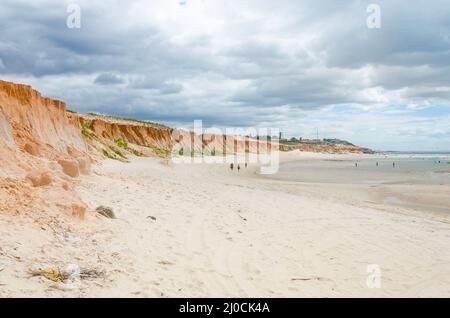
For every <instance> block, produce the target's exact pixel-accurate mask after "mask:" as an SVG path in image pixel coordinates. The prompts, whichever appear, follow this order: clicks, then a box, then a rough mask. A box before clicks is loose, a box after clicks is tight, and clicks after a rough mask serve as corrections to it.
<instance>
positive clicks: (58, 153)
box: [0, 81, 271, 217]
mask: <svg viewBox="0 0 450 318" xmlns="http://www.w3.org/2000/svg"><path fill="white" fill-rule="evenodd" d="M177 147H178V148H177ZM267 148H268V149H270V148H271V145H270V144H265V143H259V142H257V141H249V140H244V139H243V138H240V137H234V136H216V135H196V134H194V133H191V132H188V131H183V130H173V129H171V128H166V127H160V126H152V125H147V124H145V123H136V122H128V121H123V120H111V119H110V118H108V117H103V116H92V115H80V114H76V113H72V112H68V111H67V110H66V105H65V103H64V102H62V101H58V100H54V99H50V98H46V97H43V96H42V95H41V94H40V93H39V92H37V91H36V90H34V89H32V88H31V86H28V85H22V84H14V83H10V82H6V81H0V162H1V165H0V212H10V213H21V212H23V211H36V210H52V211H60V210H61V209H62V210H67V211H69V212H71V213H72V214H75V215H77V216H80V217H84V214H85V211H86V208H87V207H86V206H85V205H84V204H83V202H81V200H80V199H79V198H78V196H77V195H76V193H75V191H74V186H75V184H76V180H77V177H78V176H79V175H80V174H88V173H89V172H90V166H91V164H92V163H93V162H94V161H95V160H96V159H104V158H105V157H106V158H110V159H116V160H121V161H127V159H128V158H129V156H159V157H165V158H168V157H169V156H170V154H171V153H172V151H176V153H177V154H179V153H180V151H183V152H184V153H185V154H187V155H190V154H191V152H196V153H200V152H210V153H212V152H214V153H216V152H217V153H223V154H225V153H234V152H239V151H242V152H243V151H246V152H257V151H266V150H267Z"/></svg>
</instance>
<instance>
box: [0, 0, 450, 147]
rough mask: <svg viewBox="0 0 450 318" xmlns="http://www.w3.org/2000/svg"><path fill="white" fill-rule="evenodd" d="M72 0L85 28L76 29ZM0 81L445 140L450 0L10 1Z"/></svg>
mask: <svg viewBox="0 0 450 318" xmlns="http://www.w3.org/2000/svg"><path fill="white" fill-rule="evenodd" d="M71 3H75V4H78V5H79V6H80V8H81V27H80V28H68V27H67V18H68V16H69V15H70V13H71V12H70V13H68V12H67V9H68V5H69V4H71ZM371 3H376V4H379V6H380V8H381V28H379V29H377V28H368V27H367V23H366V22H367V18H368V16H369V13H367V7H368V5H369V4H371ZM0 78H1V79H5V80H11V81H15V82H21V83H27V84H31V85H33V86H34V87H35V88H37V89H38V90H40V91H42V92H43V93H44V95H47V96H51V97H55V98H59V99H62V100H64V101H66V102H67V103H68V105H69V108H71V109H73V110H76V111H79V112H99V113H106V114H116V115H122V116H128V117H134V118H140V119H147V120H153V121H161V122H164V123H167V124H169V125H172V126H174V127H190V126H192V124H193V120H195V119H202V120H203V121H204V125H205V126H216V127H277V128H280V129H281V130H282V131H283V132H284V134H285V135H286V136H296V137H298V136H303V137H306V138H308V137H315V135H316V131H317V129H318V130H319V134H320V137H323V138H333V137H336V138H342V139H347V140H349V141H351V142H354V143H356V144H359V145H364V146H369V147H372V148H374V149H379V150H450V5H449V3H448V0H442V1H440V0H427V1H422V0H416V1H406V0H405V1H404V0H389V1H376V0H370V1H364V0H359V1H356V0H355V1H351V0H348V1H335V0H330V1H325V0H311V1H309V0H290V1H288V0H278V1H275V0H271V1H268V0H161V1H160V0H136V1H133V0H131V1H125V0H108V1H98V0H72V1H61V0H53V1H50V0H34V1H29V0H27V1H23V0H2V1H1V3H0Z"/></svg>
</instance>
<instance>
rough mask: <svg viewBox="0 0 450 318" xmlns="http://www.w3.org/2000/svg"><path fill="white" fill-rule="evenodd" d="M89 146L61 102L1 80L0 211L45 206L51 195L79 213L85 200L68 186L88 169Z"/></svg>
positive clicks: (15, 210)
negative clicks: (74, 178) (79, 197)
mask: <svg viewBox="0 0 450 318" xmlns="http://www.w3.org/2000/svg"><path fill="white" fill-rule="evenodd" d="M87 150H88V147H87V143H86V142H85V141H84V138H83V137H82V135H81V134H80V126H79V122H78V121H77V120H73V118H70V117H69V116H68V115H67V112H66V107H65V104H64V103H63V102H61V101H57V100H53V99H50V98H45V97H42V96H41V94H40V93H39V92H37V91H35V90H33V89H32V88H31V87H30V86H27V85H21V84H14V83H9V82H5V81H0V162H1V166H0V201H1V204H0V210H4V211H6V212H11V213H19V212H20V211H21V210H24V209H26V210H36V209H38V210H39V209H41V208H42V209H44V208H48V207H51V206H52V203H51V201H52V200H51V198H52V197H55V198H58V200H57V201H60V202H64V203H63V204H62V205H63V208H67V209H68V210H69V211H70V212H73V213H75V214H79V216H81V217H82V216H83V213H84V207H83V204H82V202H81V201H80V200H79V199H78V198H77V197H76V195H75V194H74V193H73V191H71V190H72V188H73V184H74V182H73V180H72V179H73V177H77V176H78V175H79V174H80V173H89V167H90V162H91V159H90V157H89V155H88V153H87ZM48 198H50V199H48ZM60 202H54V203H55V204H56V203H58V204H61V203H60Z"/></svg>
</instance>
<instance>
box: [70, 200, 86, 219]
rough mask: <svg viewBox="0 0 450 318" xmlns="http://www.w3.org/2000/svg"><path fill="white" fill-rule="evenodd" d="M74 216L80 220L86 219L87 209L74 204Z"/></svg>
mask: <svg viewBox="0 0 450 318" xmlns="http://www.w3.org/2000/svg"><path fill="white" fill-rule="evenodd" d="M72 215H73V216H74V217H78V218H80V219H84V217H85V215H86V207H85V206H83V205H81V204H76V203H73V204H72Z"/></svg>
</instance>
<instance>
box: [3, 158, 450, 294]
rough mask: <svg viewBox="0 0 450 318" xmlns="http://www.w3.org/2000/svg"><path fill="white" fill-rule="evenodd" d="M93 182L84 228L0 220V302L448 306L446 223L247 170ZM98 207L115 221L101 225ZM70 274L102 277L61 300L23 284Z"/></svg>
mask: <svg viewBox="0 0 450 318" xmlns="http://www.w3.org/2000/svg"><path fill="white" fill-rule="evenodd" d="M293 156H294V157H295V158H298V156H299V155H298V153H297V154H295V153H293V154H288V155H287V156H286V158H283V160H291V159H293ZM303 156H308V157H314V156H316V157H317V155H308V154H303ZM320 156H326V155H320ZM94 170H95V173H94V174H93V175H91V176H84V177H82V179H81V180H80V182H79V185H78V187H77V190H78V192H79V194H80V195H81V197H82V198H83V199H84V201H85V202H86V203H88V205H89V207H90V210H91V211H90V212H89V214H88V217H87V219H86V220H84V221H71V220H70V219H68V218H65V217H58V216H51V219H52V220H55V222H59V223H58V224H55V225H54V229H55V230H54V231H53V230H51V229H49V226H48V224H47V223H45V222H47V221H45V222H44V221H42V222H39V221H37V222H35V224H32V225H30V224H29V222H26V218H27V216H22V217H20V218H21V219H23V221H20V222H13V221H11V220H12V219H8V218H7V217H2V218H1V220H0V222H1V223H0V228H3V229H7V231H6V230H2V237H1V239H0V244H3V245H0V247H1V248H2V249H1V250H0V270H1V269H2V268H3V271H0V296H3V297H5V296H58V297H59V296H67V297H73V296H82V297H92V296H106V297H107V296H124V297H136V296H138V297H160V296H163V297H166V296H167V297H201V296H206V297H231V296H236V297H304V296H313V297H337V296H343V297H356V296H362V297H375V296H383V297H391V296H399V297H406V296H412V297H419V296H420V297H421V296H438V297H449V296H450V249H449V246H450V224H449V223H447V221H446V220H445V219H442V218H441V219H439V218H438V219H434V220H433V219H431V218H428V217H426V216H425V215H417V213H415V215H412V214H411V213H410V211H408V210H407V209H404V208H401V207H390V206H386V205H383V204H379V203H378V204H377V203H374V202H369V201H368V202H365V203H361V202H362V201H361V195H362V194H360V193H359V192H357V191H356V192H352V191H351V190H350V189H341V190H340V191H338V192H330V191H332V189H330V188H326V187H324V188H321V187H320V186H316V187H308V188H306V187H304V186H302V185H298V184H294V183H292V182H283V181H276V180H269V179H264V178H261V177H258V176H257V175H256V174H255V167H253V166H251V167H249V168H248V169H247V170H245V169H243V170H241V172H240V173H238V172H237V171H233V172H231V171H230V169H229V168H228V165H226V166H225V165H222V166H221V165H187V164H184V165H165V164H163V163H161V162H160V161H158V160H156V159H150V158H139V159H135V160H133V162H132V163H128V164H126V163H120V162H117V161H112V160H108V161H104V162H103V164H102V166H97V167H95V168H94ZM355 196H358V198H356V197H355ZM363 201H364V200H363ZM98 205H106V206H110V207H112V208H113V209H114V211H115V213H116V215H117V217H118V218H117V219H115V220H110V219H106V218H103V217H101V216H98V215H96V214H95V212H93V210H94V209H95V207H97V206H98ZM151 217H155V218H156V221H154V220H153V219H152V218H151ZM11 218H12V217H11ZM41 228H44V229H46V230H42V229H41ZM63 230H64V231H63ZM63 232H64V233H66V236H67V233H69V234H71V235H73V236H69V239H67V237H66V239H64V238H61V233H63ZM71 263H74V264H78V265H80V266H85V267H95V268H101V269H104V270H105V271H106V273H107V274H106V277H105V278H98V279H90V280H83V281H82V283H81V285H80V286H76V287H74V288H72V289H67V288H66V286H65V285H64V284H62V283H53V282H51V281H49V280H47V279H45V278H43V277H33V278H28V277H27V275H26V271H27V269H28V268H30V267H32V266H36V265H37V264H56V265H58V266H64V265H67V264H71ZM2 264H3V265H2ZM370 264H376V265H377V266H379V268H380V270H381V288H379V289H377V288H375V289H371V288H368V286H367V284H366V280H367V277H368V275H369V274H368V273H367V267H368V265H370ZM2 284H3V285H2Z"/></svg>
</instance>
